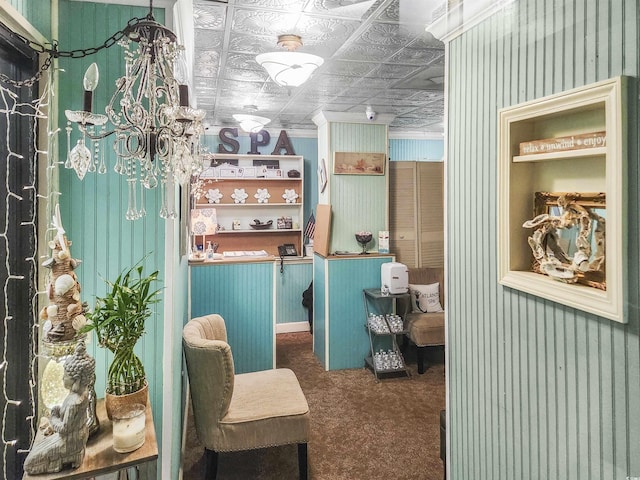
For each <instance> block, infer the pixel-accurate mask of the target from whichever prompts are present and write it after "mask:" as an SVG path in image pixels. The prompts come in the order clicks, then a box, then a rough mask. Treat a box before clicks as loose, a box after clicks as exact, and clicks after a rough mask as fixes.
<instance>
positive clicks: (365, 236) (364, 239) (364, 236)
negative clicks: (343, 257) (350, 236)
mask: <svg viewBox="0 0 640 480" xmlns="http://www.w3.org/2000/svg"><path fill="white" fill-rule="evenodd" d="M372 239H373V234H372V233H371V232H358V233H356V241H357V242H358V243H359V244H360V246H361V247H362V252H360V255H366V254H367V244H368V243H369V242H370V241H371V240H372Z"/></svg>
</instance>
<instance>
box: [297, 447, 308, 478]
mask: <svg viewBox="0 0 640 480" xmlns="http://www.w3.org/2000/svg"><path fill="white" fill-rule="evenodd" d="M298 470H300V480H307V444H306V443H299V444H298Z"/></svg>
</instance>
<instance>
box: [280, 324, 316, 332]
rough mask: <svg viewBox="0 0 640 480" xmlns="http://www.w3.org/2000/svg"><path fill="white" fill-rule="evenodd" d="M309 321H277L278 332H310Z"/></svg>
mask: <svg viewBox="0 0 640 480" xmlns="http://www.w3.org/2000/svg"><path fill="white" fill-rule="evenodd" d="M308 331H309V322H289V323H276V333H293V332H308Z"/></svg>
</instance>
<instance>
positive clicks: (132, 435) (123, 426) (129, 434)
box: [113, 403, 146, 453]
mask: <svg viewBox="0 0 640 480" xmlns="http://www.w3.org/2000/svg"><path fill="white" fill-rule="evenodd" d="M144 410H145V407H144V405H142V404H140V403H135V404H133V405H126V406H123V407H121V408H119V409H118V410H117V411H116V412H114V414H113V449H114V450H115V451H116V452H119V453H127V452H132V451H134V450H136V449H138V448H140V447H141V446H142V444H143V443H144V436H145V422H146V417H145V414H144Z"/></svg>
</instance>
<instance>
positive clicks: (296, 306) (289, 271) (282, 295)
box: [275, 261, 313, 324]
mask: <svg viewBox="0 0 640 480" xmlns="http://www.w3.org/2000/svg"><path fill="white" fill-rule="evenodd" d="M312 270H313V265H312V264H311V263H310V262H309V263H287V262H286V261H285V263H284V267H283V272H282V273H281V272H280V267H279V266H277V267H276V277H275V287H276V324H279V323H291V322H307V321H308V319H309V316H308V313H307V309H306V308H304V307H303V306H302V292H304V291H305V290H306V289H307V287H308V286H309V282H311V277H312Z"/></svg>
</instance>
